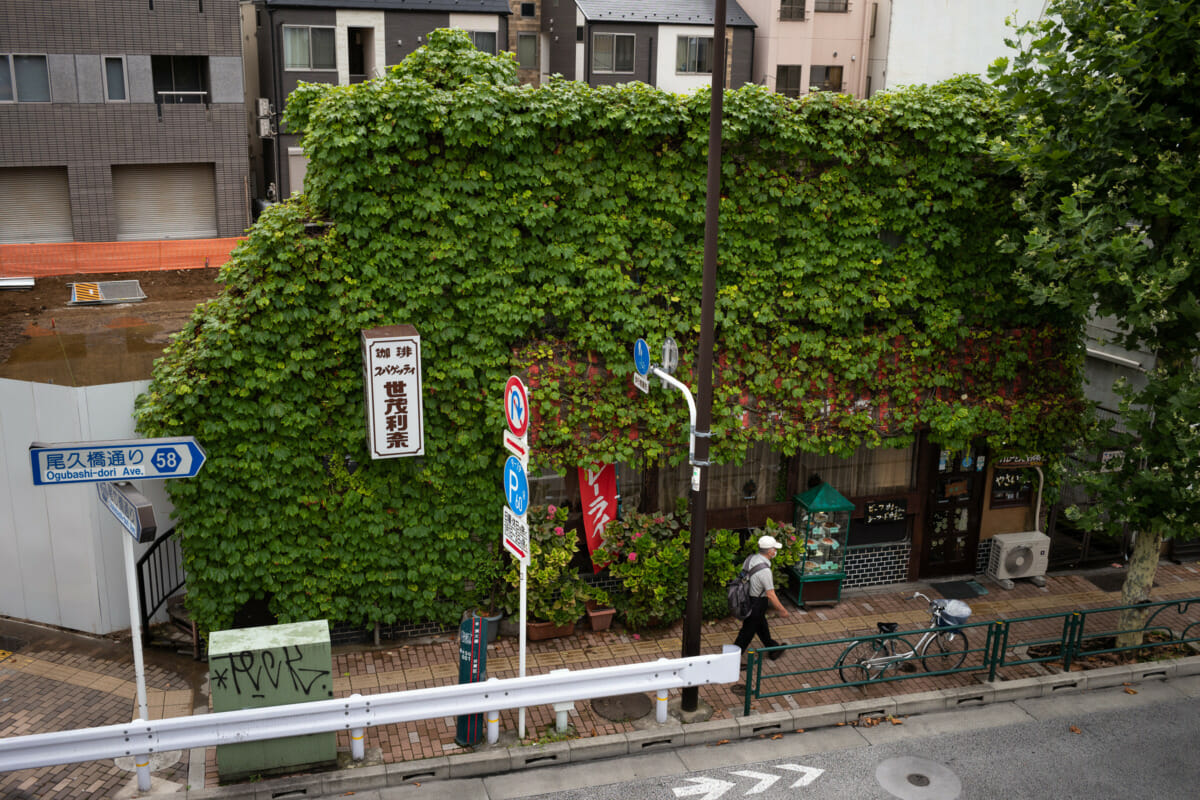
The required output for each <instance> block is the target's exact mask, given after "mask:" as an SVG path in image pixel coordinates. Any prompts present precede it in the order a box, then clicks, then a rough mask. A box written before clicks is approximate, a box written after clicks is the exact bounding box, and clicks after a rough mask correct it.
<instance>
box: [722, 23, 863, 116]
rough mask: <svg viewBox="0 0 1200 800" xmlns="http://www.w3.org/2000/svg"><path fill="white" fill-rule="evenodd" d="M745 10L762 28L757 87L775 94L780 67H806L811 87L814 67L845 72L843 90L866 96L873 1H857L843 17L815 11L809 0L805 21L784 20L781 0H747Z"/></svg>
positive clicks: (758, 38) (758, 36)
mask: <svg viewBox="0 0 1200 800" xmlns="http://www.w3.org/2000/svg"><path fill="white" fill-rule="evenodd" d="M741 6H742V8H743V9H745V11H746V13H747V14H749V15H750V17H751V19H753V20H754V22H755V24H756V25H758V28H757V29H756V30H755V33H754V36H755V39H754V71H753V74H752V76H751V79H752V80H753V82H754V83H759V84H763V85H764V86H767V87H768V88H770V89H774V88H775V67H776V65H778V64H800V65H802V66H803V67H804V76H805V82H806V83H807V82H808V80H809V77H808V75H809V69H810V68H811V67H812V66H813V65H814V64H819V65H823V66H833V65H836V66H840V67H842V91H843V92H845V93H846V94H852V95H855V96H856V97H862V96H863V95H864V94H865V91H866V77H867V57H868V45H869V38H870V34H871V6H872V4H871V3H870V2H864V0H852V2H850V3H849V10H848V11H847V12H845V13H840V12H816V11H813V10H812V7H813V3H812V2H811V0H810V2H809V3H808V9H807V13H806V15H805V19H804V21H803V22H801V21H799V20H781V19H779V0H745V2H741ZM835 54H836V55H835ZM805 89H806V90H807V87H805Z"/></svg>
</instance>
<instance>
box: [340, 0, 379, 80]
mask: <svg viewBox="0 0 1200 800" xmlns="http://www.w3.org/2000/svg"><path fill="white" fill-rule="evenodd" d="M336 20H337V21H336V23H335V24H336V25H337V33H336V34H334V35H335V36H336V37H337V41H336V45H335V46H336V48H337V70H338V86H349V85H350V53H349V51H348V50H347V48H346V42H347V39H346V36H347V35H348V33H349V29H350V28H371V29H373V31H374V32H373V34H372V43H371V44H372V49H373V50H374V52H373V53H372V54H371V56H372V58H373V59H374V60H373V64H374V68H373V69H372V70H371V73H370V76H369V77H372V78H375V77H378V76H380V75H386V74H387V65H386V63H385V62H384V57H383V52H384V49H385V48H384V46H383V45H384V42H385V41H386V39H385V37H384V25H383V12H382V11H349V10H346V9H344V8H339V9H338V10H337V18H336Z"/></svg>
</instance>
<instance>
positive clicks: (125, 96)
mask: <svg viewBox="0 0 1200 800" xmlns="http://www.w3.org/2000/svg"><path fill="white" fill-rule="evenodd" d="M104 99H105V100H106V101H108V102H109V103H127V102H129V86H128V84H126V83H125V57H124V56H104Z"/></svg>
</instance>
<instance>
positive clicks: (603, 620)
mask: <svg viewBox="0 0 1200 800" xmlns="http://www.w3.org/2000/svg"><path fill="white" fill-rule="evenodd" d="M588 594H589V595H590V597H589V598H588V601H587V604H586V610H587V617H588V625H589V626H590V627H591V629H592V630H593V631H606V630H608V629H609V627H610V626H611V625H612V621H613V617H614V616H615V615H616V613H617V610H616V609H615V608H613V607H612V603H611V601H610V599H609V596H608V592H606V591H604V590H603V589H601V588H600V587H599V586H589V587H588Z"/></svg>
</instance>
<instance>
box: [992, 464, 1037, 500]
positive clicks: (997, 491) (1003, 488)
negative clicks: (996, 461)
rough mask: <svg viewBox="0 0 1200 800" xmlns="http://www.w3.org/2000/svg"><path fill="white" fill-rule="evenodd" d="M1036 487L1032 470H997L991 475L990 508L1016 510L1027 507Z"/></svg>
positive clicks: (1035, 474)
mask: <svg viewBox="0 0 1200 800" xmlns="http://www.w3.org/2000/svg"><path fill="white" fill-rule="evenodd" d="M1035 486H1037V473H1035V472H1034V471H1033V470H1032V469H997V470H996V471H995V472H994V473H993V474H992V491H991V503H990V505H991V507H992V508H1017V507H1024V506H1028V505H1029V503H1030V502H1031V501H1032V500H1033V492H1034V487H1035Z"/></svg>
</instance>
